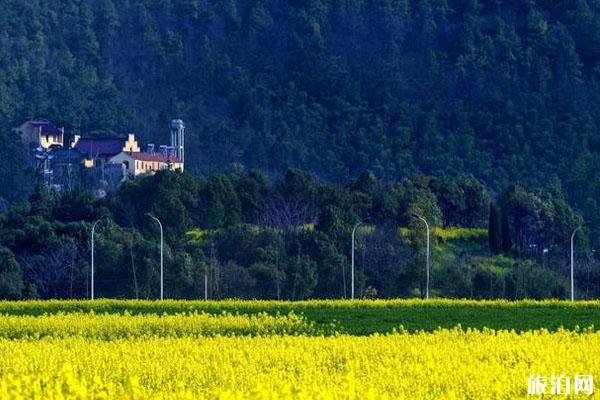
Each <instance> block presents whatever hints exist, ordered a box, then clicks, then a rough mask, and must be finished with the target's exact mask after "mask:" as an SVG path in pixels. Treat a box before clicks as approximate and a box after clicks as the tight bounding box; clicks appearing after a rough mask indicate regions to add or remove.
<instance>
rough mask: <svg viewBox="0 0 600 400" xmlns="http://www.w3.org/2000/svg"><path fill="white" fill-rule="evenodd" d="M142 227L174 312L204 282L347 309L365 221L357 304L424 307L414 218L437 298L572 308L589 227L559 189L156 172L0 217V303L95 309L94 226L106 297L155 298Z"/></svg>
mask: <svg viewBox="0 0 600 400" xmlns="http://www.w3.org/2000/svg"><path fill="white" fill-rule="evenodd" d="M147 213H151V214H152V215H154V216H156V217H158V218H159V219H160V220H161V221H162V223H163V226H164V235H165V295H166V296H167V297H174V298H202V297H203V296H204V290H205V286H204V285H205V283H204V282H205V277H206V280H207V283H208V285H207V296H208V297H209V298H231V297H239V298H278V299H304V298H332V297H333V298H344V297H345V298H348V297H349V296H350V262H349V261H350V254H351V253H350V252H351V240H350V238H351V231H352V229H353V227H354V226H355V224H356V223H358V222H360V221H364V225H362V226H361V227H359V228H358V229H357V231H356V232H357V233H356V245H357V248H356V253H355V254H356V286H355V287H356V294H357V296H358V297H386V298H387V297H419V296H423V295H424V285H425V240H426V239H425V238H426V229H425V226H424V224H423V223H422V222H421V221H419V220H418V219H417V218H415V216H414V214H417V215H420V216H424V217H425V218H426V219H427V220H428V221H429V223H430V224H431V226H432V227H435V228H434V229H432V232H431V234H432V238H431V239H432V241H431V244H432V251H431V259H432V262H431V276H432V279H431V293H432V295H433V296H444V297H464V298H497V297H501V298H512V299H520V298H549V297H553V298H566V297H568V295H569V294H570V292H569V283H568V276H569V275H568V261H567V260H568V250H569V243H568V242H569V237H570V235H571V232H572V230H573V228H574V227H577V226H580V224H581V223H582V218H581V216H580V215H578V214H577V213H576V212H574V211H573V210H572V209H571V207H569V205H568V204H567V202H566V200H565V198H564V196H563V194H562V192H561V191H560V188H557V187H548V188H543V189H537V190H527V189H526V188H524V187H523V186H521V185H509V186H508V187H507V188H506V189H505V190H504V191H503V192H502V195H501V196H500V197H499V200H498V201H492V200H491V197H490V194H489V191H488V190H487V188H486V187H485V186H484V185H483V184H482V183H481V182H480V181H478V180H477V179H475V178H474V177H473V176H472V175H458V176H455V177H450V176H440V177H431V176H425V175H414V176H411V177H410V178H406V179H404V180H402V181H400V182H398V183H392V184H384V183H382V182H381V181H380V180H378V179H377V178H376V177H375V175H374V174H373V173H370V172H365V173H363V174H361V175H360V176H359V177H358V178H356V179H354V180H351V181H349V182H347V183H346V184H344V185H336V184H331V183H327V182H325V181H322V180H319V179H317V178H315V177H314V176H312V175H310V174H308V173H306V172H302V171H300V170H288V171H287V172H286V173H285V174H283V175H282V177H281V178H278V179H276V180H272V179H269V178H268V177H267V176H266V175H265V174H264V173H262V172H259V171H245V170H244V169H243V168H242V167H241V166H240V165H236V166H234V167H232V168H231V169H229V170H228V171H226V173H221V174H214V175H210V176H206V177H205V176H196V175H191V174H189V173H180V172H171V171H163V172H159V173H157V174H156V175H153V176H147V177H143V178H139V179H136V180H134V181H130V182H127V183H125V184H123V185H122V186H121V187H120V189H119V190H118V192H116V193H115V194H114V195H111V196H109V197H107V198H96V197H94V196H93V195H92V194H91V193H90V192H87V191H85V190H74V191H71V192H63V193H57V192H56V191H54V190H50V189H47V188H45V187H43V186H38V187H36V189H35V190H34V192H33V194H32V195H31V197H30V198H29V200H28V201H27V202H23V203H19V204H18V205H14V206H12V207H10V208H9V209H8V210H7V211H6V212H4V213H2V214H1V215H0V256H1V257H2V262H1V263H0V268H1V269H0V297H5V298H56V297H60V298H70V297H76V298H81V297H89V295H90V292H89V291H90V288H89V282H90V231H91V228H92V224H93V223H94V222H95V221H98V220H100V222H98V225H97V229H96V236H95V257H96V270H95V282H96V284H95V293H96V296H98V297H127V298H156V297H157V296H158V291H159V252H160V239H159V237H160V236H159V226H158V224H157V223H156V222H155V221H154V220H152V219H151V218H149V217H148V215H147ZM103 217H108V218H104V219H101V218H103ZM464 225H468V227H465V226H464ZM588 234H589V232H587V228H586V229H585V230H584V232H581V233H580V234H578V235H576V242H575V245H576V251H577V270H576V274H575V278H576V288H577V289H576V290H577V292H576V294H577V298H591V297H597V296H599V295H600V268H599V264H598V262H597V261H596V259H595V257H594V255H595V254H594V252H593V249H591V247H590V244H589V243H588V241H587V240H586V237H587V236H588Z"/></svg>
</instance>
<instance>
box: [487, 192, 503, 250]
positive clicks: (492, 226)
mask: <svg viewBox="0 0 600 400" xmlns="http://www.w3.org/2000/svg"><path fill="white" fill-rule="evenodd" d="M488 240H489V244H490V251H491V252H492V254H500V253H501V252H502V231H501V227H500V220H499V218H498V210H497V209H496V206H494V203H490V218H489V223H488Z"/></svg>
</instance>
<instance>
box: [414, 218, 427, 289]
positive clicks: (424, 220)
mask: <svg viewBox="0 0 600 400" xmlns="http://www.w3.org/2000/svg"><path fill="white" fill-rule="evenodd" d="M412 215H413V216H415V217H417V218H418V219H420V220H421V221H423V223H425V228H427V248H426V255H425V257H426V270H427V272H426V275H427V277H426V284H425V298H426V299H428V298H429V224H428V223H427V220H426V219H425V218H424V217H422V216H420V215H419V214H416V213H413V214H412Z"/></svg>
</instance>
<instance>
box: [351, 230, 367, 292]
mask: <svg viewBox="0 0 600 400" xmlns="http://www.w3.org/2000/svg"><path fill="white" fill-rule="evenodd" d="M365 221H366V219H365V220H362V221H360V222H357V223H356V225H354V227H353V228H352V255H351V257H350V258H351V260H352V261H351V268H350V285H351V287H350V299H352V300H354V236H355V234H356V230H357V229H358V227H359V226H361V225H362V224H363V223H364V222H365Z"/></svg>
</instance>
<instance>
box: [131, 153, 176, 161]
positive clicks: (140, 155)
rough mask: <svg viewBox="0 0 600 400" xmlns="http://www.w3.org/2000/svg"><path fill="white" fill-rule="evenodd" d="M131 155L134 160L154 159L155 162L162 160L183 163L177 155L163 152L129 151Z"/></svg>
mask: <svg viewBox="0 0 600 400" xmlns="http://www.w3.org/2000/svg"><path fill="white" fill-rule="evenodd" d="M129 155H130V156H131V157H132V158H133V159H134V160H139V161H154V162H162V163H181V161H179V159H178V158H177V157H175V156H169V155H168V154H163V153H144V152H138V153H129Z"/></svg>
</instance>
